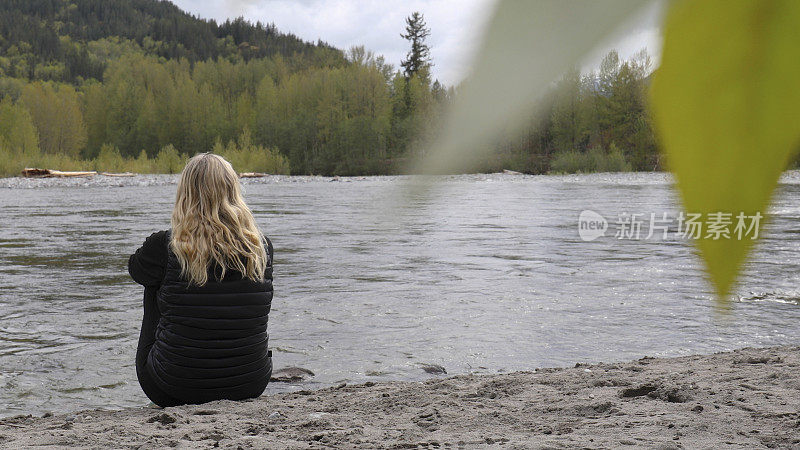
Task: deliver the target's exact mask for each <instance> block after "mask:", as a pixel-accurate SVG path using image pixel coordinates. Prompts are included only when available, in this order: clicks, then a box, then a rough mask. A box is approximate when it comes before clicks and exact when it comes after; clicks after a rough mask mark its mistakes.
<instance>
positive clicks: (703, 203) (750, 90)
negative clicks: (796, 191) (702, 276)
mask: <svg viewBox="0 0 800 450" xmlns="http://www.w3.org/2000/svg"><path fill="white" fill-rule="evenodd" d="M798 30H800V2H797V1H794V0H784V1H778V0H776V1H750V0H735V1H730V0H712V1H708V0H706V1H680V2H676V3H674V4H673V5H672V7H671V10H670V11H669V14H668V16H667V20H666V26H665V30H664V33H665V37H664V47H663V53H662V59H661V66H660V67H659V69H658V70H657V72H656V74H655V75H654V80H653V85H652V90H651V101H652V109H653V113H654V118H655V120H656V128H657V131H658V132H659V134H660V137H661V139H662V143H663V146H664V149H665V151H666V156H667V164H668V166H669V167H670V170H672V171H673V172H674V173H675V176H676V179H677V185H678V189H679V191H680V194H681V196H682V199H683V205H684V208H685V209H686V211H687V212H692V213H701V214H703V217H704V218H705V217H707V214H709V213H715V212H723V213H730V214H732V216H733V217H734V218H735V216H736V215H738V214H739V213H740V212H743V213H744V214H746V215H749V216H752V215H755V214H756V213H760V214H762V215H763V214H764V213H765V211H766V209H767V206H768V203H769V199H770V196H771V194H772V192H773V190H774V189H775V187H776V185H777V181H778V178H779V177H780V174H781V172H782V171H783V169H784V168H785V167H786V165H787V163H788V161H789V159H790V157H791V155H792V153H793V150H794V149H795V148H796V146H797V144H798V137H799V136H800V120H798V117H800V116H799V115H798V110H800V78H798V75H799V74H800V47H799V46H798V45H797V44H798V40H797V39H798ZM734 222H736V220H735V219H734ZM731 231H733V228H732V227H731ZM697 244H698V248H699V250H700V254H701V256H702V258H703V259H704V261H705V263H706V266H707V269H708V274H709V277H710V280H711V282H712V283H713V284H714V287H715V288H716V292H717V294H718V296H719V299H720V300H721V301H723V302H725V301H727V296H728V294H729V293H730V292H731V289H732V286H733V284H734V282H735V280H736V277H737V275H738V274H739V271H740V270H741V268H742V265H743V263H744V261H745V258H746V256H747V254H748V252H749V250H750V248H751V247H752V244H753V240H752V239H750V238H744V239H741V240H740V239H737V238H736V237H735V236H731V239H717V240H715V239H712V238H711V237H708V236H707V235H706V232H705V230H704V231H703V235H702V237H701V239H699V240H698V241H697Z"/></svg>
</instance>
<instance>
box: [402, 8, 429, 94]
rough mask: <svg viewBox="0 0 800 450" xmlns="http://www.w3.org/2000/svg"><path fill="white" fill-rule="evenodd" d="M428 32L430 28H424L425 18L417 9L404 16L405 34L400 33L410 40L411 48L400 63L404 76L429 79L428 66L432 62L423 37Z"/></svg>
mask: <svg viewBox="0 0 800 450" xmlns="http://www.w3.org/2000/svg"><path fill="white" fill-rule="evenodd" d="M430 34H431V30H430V29H429V28H426V24H425V18H424V17H423V16H422V14H421V13H420V12H419V11H415V12H414V13H412V14H411V15H410V16H409V17H407V18H406V34H401V35H400V36H401V37H402V38H403V39H405V40H407V41H409V42H411V50H409V51H408V53H407V54H406V59H405V60H403V62H401V63H400V65H401V66H402V67H403V70H404V73H405V76H406V78H411V77H413V76H415V75H417V76H420V77H422V78H424V79H425V80H426V81H427V80H429V77H430V68H431V66H432V65H433V64H432V63H431V60H430V49H429V48H428V45H427V44H425V39H426V38H427V37H428V36H430Z"/></svg>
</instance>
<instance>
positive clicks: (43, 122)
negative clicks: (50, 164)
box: [20, 83, 86, 156]
mask: <svg viewBox="0 0 800 450" xmlns="http://www.w3.org/2000/svg"><path fill="white" fill-rule="evenodd" d="M20 101H21V102H22V104H23V105H25V106H26V107H27V108H28V110H29V111H30V114H31V117H32V118H33V123H34V125H36V130H37V132H38V134H39V146H40V148H41V149H42V151H44V152H45V153H53V154H55V153H59V154H64V155H69V156H78V155H79V154H80V151H81V150H82V149H83V147H84V146H85V145H86V125H85V124H84V121H83V113H82V112H81V108H80V100H79V98H78V93H77V92H75V89H74V88H73V87H72V86H69V85H55V86H53V85H51V84H43V83H34V84H30V85H28V86H26V87H25V89H24V90H23V91H22V96H21V97H20Z"/></svg>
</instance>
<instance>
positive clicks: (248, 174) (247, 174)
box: [239, 172, 269, 178]
mask: <svg viewBox="0 0 800 450" xmlns="http://www.w3.org/2000/svg"><path fill="white" fill-rule="evenodd" d="M267 176H269V174H268V173H261V172H242V173H240V174H239V178H261V177H267Z"/></svg>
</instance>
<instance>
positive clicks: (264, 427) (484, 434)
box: [0, 347, 800, 449]
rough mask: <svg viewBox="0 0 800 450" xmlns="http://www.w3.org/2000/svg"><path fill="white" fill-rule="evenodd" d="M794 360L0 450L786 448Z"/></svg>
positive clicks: (577, 380) (173, 413)
mask: <svg viewBox="0 0 800 450" xmlns="http://www.w3.org/2000/svg"><path fill="white" fill-rule="evenodd" d="M799 366H800V347H773V348H765V349H743V350H737V351H734V352H729V353H718V354H715V355H708V356H688V357H680V358H663V359H661V358H643V359H640V360H637V361H633V362H628V363H617V364H595V365H582V364H576V366H575V367H571V368H555V369H537V370H534V371H531V372H515V373H509V374H500V375H461V376H455V377H449V378H435V379H431V380H429V381H427V382H423V383H413V382H388V383H366V384H359V385H341V386H338V387H333V388H328V389H322V390H319V391H299V392H293V393H286V394H278V395H269V396H263V397H261V398H259V399H256V400H252V401H245V402H231V401H220V402H212V403H207V404H204V405H192V406H182V407H175V408H166V409H163V410H162V409H158V408H136V409H127V410H122V411H99V410H87V411H81V412H79V413H72V414H56V415H49V416H47V417H30V416H23V417H15V418H9V419H5V420H2V421H0V447H3V448H27V447H32V446H57V447H70V448H74V447H92V448H140V447H141V448H161V447H180V448H210V447H223V448H309V447H311V448H318V447H331V446H332V447H363V448H418V447H422V448H439V447H468V448H472V447H481V446H491V447H495V446H503V447H506V448H530V447H534V448H536V447H547V448H559V447H589V448H594V447H603V448H608V447H621V446H636V447H643V446H644V447H650V448H664V449H666V448H719V447H740V448H758V447H772V448H784V447H797V446H798V445H800V370H798V369H800V367H799Z"/></svg>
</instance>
